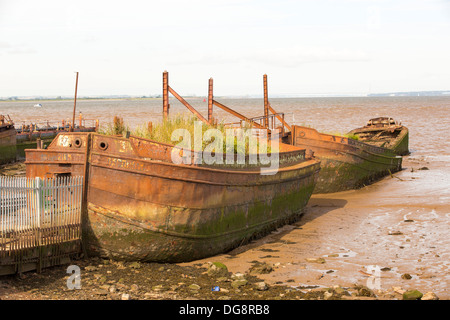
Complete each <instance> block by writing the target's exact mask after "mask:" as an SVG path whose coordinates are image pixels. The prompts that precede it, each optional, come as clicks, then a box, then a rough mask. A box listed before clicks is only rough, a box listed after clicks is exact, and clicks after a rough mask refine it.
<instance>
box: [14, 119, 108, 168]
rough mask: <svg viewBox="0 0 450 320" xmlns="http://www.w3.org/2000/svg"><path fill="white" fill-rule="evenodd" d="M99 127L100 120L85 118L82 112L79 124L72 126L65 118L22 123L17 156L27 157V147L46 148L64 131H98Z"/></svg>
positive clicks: (17, 137) (17, 138)
mask: <svg viewBox="0 0 450 320" xmlns="http://www.w3.org/2000/svg"><path fill="white" fill-rule="evenodd" d="M98 127H99V122H98V120H94V119H84V118H83V116H82V114H81V113H80V115H79V124H78V125H75V126H73V127H72V124H71V123H70V122H69V123H66V122H65V121H64V120H63V121H61V123H60V124H59V123H58V124H49V123H48V122H46V123H44V124H37V123H32V124H29V125H25V124H22V125H21V126H20V127H19V128H17V129H16V131H17V135H16V149H17V158H18V159H19V160H23V159H25V149H35V148H37V147H38V145H37V144H38V141H39V143H40V146H39V147H40V148H46V147H47V146H48V145H50V143H51V142H52V141H53V139H54V138H55V137H56V136H57V135H58V133H64V132H69V131H73V132H96V131H97V130H98Z"/></svg>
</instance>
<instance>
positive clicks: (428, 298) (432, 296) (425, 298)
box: [420, 292, 439, 300]
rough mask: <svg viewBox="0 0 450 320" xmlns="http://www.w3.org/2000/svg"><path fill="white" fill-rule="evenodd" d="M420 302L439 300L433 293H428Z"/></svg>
mask: <svg viewBox="0 0 450 320" xmlns="http://www.w3.org/2000/svg"><path fill="white" fill-rule="evenodd" d="M420 300H439V298H438V296H437V295H436V294H434V293H433V292H427V293H425V294H424V295H423V297H422V298H421V299H420Z"/></svg>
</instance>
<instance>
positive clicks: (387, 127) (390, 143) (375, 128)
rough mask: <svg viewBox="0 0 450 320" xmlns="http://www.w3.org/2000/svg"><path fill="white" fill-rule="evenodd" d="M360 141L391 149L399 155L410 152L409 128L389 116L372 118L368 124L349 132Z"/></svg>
mask: <svg viewBox="0 0 450 320" xmlns="http://www.w3.org/2000/svg"><path fill="white" fill-rule="evenodd" d="M349 134H351V135H356V136H357V137H358V138H359V140H360V141H362V142H364V143H367V144H371V145H374V146H379V147H383V148H386V149H389V150H391V151H392V152H394V153H395V154H397V155H400V156H404V155H407V154H409V130H408V128H406V127H405V126H402V125H401V124H398V123H396V122H395V121H394V119H392V118H389V117H380V118H374V119H370V120H369V121H368V123H367V125H366V126H364V127H362V128H357V129H354V130H352V131H350V132H349Z"/></svg>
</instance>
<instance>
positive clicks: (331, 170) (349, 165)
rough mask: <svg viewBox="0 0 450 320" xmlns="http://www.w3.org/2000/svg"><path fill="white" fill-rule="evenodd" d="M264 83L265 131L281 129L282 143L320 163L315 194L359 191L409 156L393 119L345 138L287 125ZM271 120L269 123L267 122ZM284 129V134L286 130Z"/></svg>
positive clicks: (403, 131) (405, 135)
mask: <svg viewBox="0 0 450 320" xmlns="http://www.w3.org/2000/svg"><path fill="white" fill-rule="evenodd" d="M263 82H264V117H259V118H251V119H249V120H250V121H254V120H261V123H260V124H257V125H260V126H261V125H262V127H264V128H269V127H270V125H271V126H272V127H275V125H274V123H275V120H277V121H278V122H279V123H280V124H281V126H280V127H279V130H280V132H281V133H282V141H283V142H284V143H289V144H292V145H294V146H297V147H300V148H302V149H306V150H307V152H308V153H309V154H310V155H311V156H314V157H316V158H317V159H319V160H320V161H321V170H320V174H319V178H318V181H317V184H316V187H315V189H314V193H331V192H338V191H344V190H350V189H357V188H361V187H363V186H365V185H368V184H370V183H372V182H374V181H376V180H377V179H379V178H381V177H383V176H386V175H388V174H390V173H393V172H397V171H399V170H401V168H402V157H401V155H405V154H408V152H409V151H408V139H409V133H408V129H407V128H406V127H404V126H401V125H399V124H397V123H395V121H394V120H393V119H392V118H386V117H382V118H376V119H371V120H370V121H369V122H368V124H367V126H365V127H363V128H359V129H355V130H353V131H350V132H349V133H348V134H347V136H348V137H347V136H339V135H331V134H325V133H320V132H318V131H317V130H315V129H313V128H310V127H305V126H298V125H292V126H291V125H289V124H287V123H286V121H285V120H284V115H283V114H282V113H277V112H276V111H275V110H274V109H273V108H272V106H271V105H270V103H269V100H268V94H267V75H264V77H263ZM270 120H271V121H270ZM285 130H286V131H285ZM353 138H356V139H357V140H356V139H353Z"/></svg>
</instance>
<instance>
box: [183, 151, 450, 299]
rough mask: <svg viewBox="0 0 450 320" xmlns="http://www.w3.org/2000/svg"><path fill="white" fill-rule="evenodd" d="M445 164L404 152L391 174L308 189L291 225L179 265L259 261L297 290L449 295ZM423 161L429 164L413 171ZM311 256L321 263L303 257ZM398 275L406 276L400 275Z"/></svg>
mask: <svg viewBox="0 0 450 320" xmlns="http://www.w3.org/2000/svg"><path fill="white" fill-rule="evenodd" d="M445 166H448V164H446V163H441V162H434V161H428V160H427V159H424V158H421V157H418V158H417V157H414V156H409V157H405V158H404V164H403V167H404V170H403V171H401V172H399V173H397V174H395V175H394V176H393V177H386V178H384V179H382V180H381V181H378V182H377V183H375V184H373V185H370V186H366V187H364V188H362V189H359V190H353V191H346V192H339V193H334V194H321V195H313V197H312V198H311V200H310V201H309V204H308V207H307V210H306V213H305V214H304V216H303V217H302V218H301V220H300V221H298V222H297V223H295V224H293V225H288V226H285V227H283V228H280V229H278V230H277V231H276V232H273V233H272V234H271V235H269V236H267V237H265V238H263V239H260V240H258V241H255V242H253V243H251V244H248V245H245V246H243V247H239V248H237V249H235V250H234V251H232V252H229V253H227V254H222V255H219V256H216V257H213V258H208V259H204V260H202V261H195V262H193V263H188V264H184V265H192V264H198V263H201V262H206V261H220V262H223V263H224V264H226V265H227V267H228V268H229V270H230V271H232V272H242V273H243V272H245V271H246V270H248V269H249V268H250V267H251V265H252V262H253V261H261V262H267V263H269V264H273V265H274V266H275V271H274V272H271V273H269V274H263V275H260V277H261V278H262V279H263V280H264V281H266V282H267V283H269V284H283V285H289V286H292V287H296V288H299V289H307V288H316V287H319V288H320V287H333V286H335V285H340V286H344V287H351V286H353V285H354V284H359V285H368V284H369V285H370V286H371V287H373V288H374V289H375V290H374V291H375V292H377V289H380V290H381V291H383V292H391V293H394V290H393V289H392V288H396V287H397V288H398V287H399V288H401V289H403V290H413V289H417V290H419V291H421V292H422V293H426V292H433V293H435V294H436V295H437V296H438V297H439V298H440V299H449V298H450V293H449V290H448V288H449V280H450V271H449V263H450V252H449V248H450V240H449V238H448V230H449V217H450V206H449V204H448V199H450V190H449V188H448V187H447V184H448V181H449V180H448V179H449V175H448V167H445ZM423 167H427V168H428V169H429V170H418V169H420V168H423ZM312 258H323V260H324V261H325V263H317V262H308V260H307V259H312ZM323 260H322V261H321V262H323ZM310 261H311V260H310ZM370 266H378V267H379V270H380V269H381V270H383V271H381V274H380V277H379V278H378V279H377V278H376V277H370V276H371V275H372V271H371V270H370V269H369V268H370ZM404 274H409V275H410V276H411V279H403V278H402V275H404ZM368 281H369V283H368ZM375 281H379V282H375ZM397 290H398V289H397ZM400 291H401V290H400ZM388 298H389V297H388ZM392 298H395V294H392Z"/></svg>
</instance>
